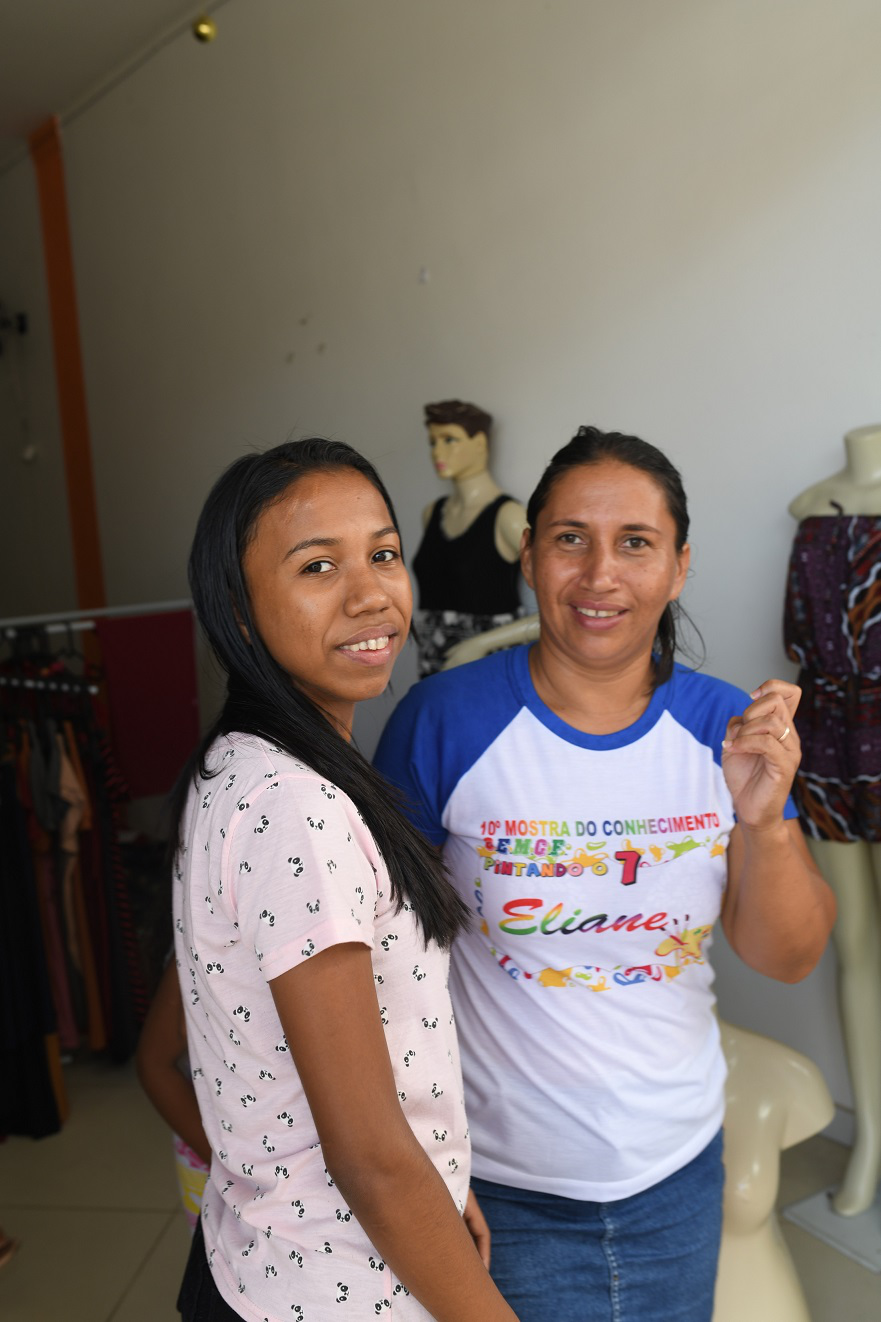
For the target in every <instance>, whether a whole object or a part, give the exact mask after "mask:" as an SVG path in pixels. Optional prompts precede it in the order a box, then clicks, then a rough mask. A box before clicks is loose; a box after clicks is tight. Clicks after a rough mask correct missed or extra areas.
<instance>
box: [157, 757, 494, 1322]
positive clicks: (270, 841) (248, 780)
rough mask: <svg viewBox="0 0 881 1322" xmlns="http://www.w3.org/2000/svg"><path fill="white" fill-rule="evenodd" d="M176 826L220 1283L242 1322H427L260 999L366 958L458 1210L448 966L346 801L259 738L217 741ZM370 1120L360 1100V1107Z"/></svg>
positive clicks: (209, 1221) (209, 1224)
mask: <svg viewBox="0 0 881 1322" xmlns="http://www.w3.org/2000/svg"><path fill="white" fill-rule="evenodd" d="M207 764H208V767H209V769H210V770H212V771H215V770H216V774H214V775H213V776H209V777H207V778H205V779H198V780H197V782H196V784H195V785H194V787H193V789H192V790H191V793H190V798H189V802H188V804H187V809H186V812H185V815H184V822H183V830H182V837H181V838H182V845H181V848H180V851H179V854H178V858H177V860H176V866H175V878H174V920H175V956H176V960H177V964H178V973H179V976H180V983H181V991H182V996H183V1001H184V1007H185V1012H186V1016H187V1036H188V1047H189V1054H190V1062H191V1067H192V1074H193V1081H194V1085H195V1088H196V1093H197V1096H198V1098H199V1107H200V1110H201V1112H202V1118H203V1122H204V1125H205V1131H206V1133H207V1135H208V1139H209V1142H210V1144H211V1147H212V1150H213V1158H212V1163H211V1174H210V1177H209V1179H208V1182H207V1184H206V1186H205V1194H204V1198H203V1205H202V1226H203V1230H204V1235H205V1245H206V1252H207V1254H208V1261H209V1263H210V1265H211V1270H212V1272H213V1275H214V1280H215V1281H216V1283H217V1286H218V1288H219V1290H220V1292H221V1294H222V1295H223V1297H224V1298H225V1299H226V1301H227V1302H228V1303H229V1304H230V1306H231V1307H232V1308H234V1309H235V1310H236V1311H237V1312H238V1313H240V1314H241V1316H242V1317H244V1318H253V1319H254V1322H264V1319H268V1320H269V1322H280V1320H281V1319H284V1320H285V1322H291V1319H294V1320H295V1322H310V1319H316V1318H328V1317H334V1316H336V1314H337V1312H339V1315H340V1317H341V1318H344V1317H346V1318H349V1319H362V1318H368V1317H378V1316H390V1317H393V1318H396V1319H399V1322H411V1319H413V1320H414V1322H415V1319H424V1318H428V1316H429V1314H428V1313H427V1312H426V1311H425V1309H424V1308H422V1306H421V1305H420V1304H419V1303H417V1301H416V1300H415V1299H414V1298H413V1297H412V1296H410V1295H409V1294H408V1293H407V1291H406V1289H405V1288H404V1286H403V1285H402V1284H401V1283H400V1282H399V1281H398V1280H397V1279H396V1278H395V1277H394V1275H393V1274H392V1272H391V1271H390V1269H389V1268H388V1266H387V1265H386V1264H385V1263H384V1262H383V1261H382V1260H381V1258H380V1256H379V1254H378V1253H377V1252H376V1250H375V1249H374V1248H373V1245H372V1244H371V1242H370V1240H369V1239H368V1238H367V1235H366V1234H365V1233H364V1231H363V1230H362V1229H361V1227H360V1225H359V1224H358V1222H357V1221H356V1220H355V1218H354V1216H353V1215H352V1213H351V1211H350V1210H349V1208H348V1207H347V1206H346V1204H345V1200H344V1199H343V1198H342V1196H341V1194H340V1192H339V1190H338V1189H337V1188H336V1186H335V1184H334V1182H333V1179H332V1177H331V1176H330V1174H329V1173H328V1171H327V1169H326V1167H325V1164H324V1158H323V1156H322V1152H321V1146H320V1144H319V1141H318V1135H317V1133H316V1130H315V1125H314V1122H313V1119H312V1114H311V1112H310V1110H309V1105H308V1103H307V1101H306V1097H305V1094H304V1092H303V1089H302V1087H301V1084H300V1080H299V1078H298V1076H297V1072H296V1069H295V1067H294V1064H293V1061H292V1059H291V1056H290V1053H289V1051H288V1047H287V1043H286V1041H285V1038H284V1034H283V1032H282V1028H281V1023H280V1021H279V1018H278V1013H277V1011H276V1008H275V1003H274V1001H273V999H272V994H271V991H270V989H269V987H268V985H267V984H268V982H269V981H270V980H271V979H273V978H276V977H278V976H279V975H280V974H281V973H284V972H286V971H287V970H288V969H291V968H294V967H296V966H297V965H298V964H300V963H302V962H303V961H304V960H307V959H311V958H313V957H314V956H315V955H316V954H318V953H319V952H320V951H322V950H326V949H327V948H328V947H330V946H333V945H336V944H339V943H341V942H349V941H359V942H363V943H364V944H365V945H367V946H369V947H370V949H371V951H372V960H373V969H374V979H375V983H376V992H377V1013H378V1014H379V1015H380V1017H381V1020H382V1023H383V1026H384V1029H385V1034H386V1041H387V1044H388V1049H389V1056H390V1058H391V1063H392V1068H393V1070H394V1075H395V1080H396V1084H397V1089H398V1096H399V1098H400V1101H401V1107H402V1109H403V1111H404V1114H405V1115H406V1117H407V1120H408V1122H409V1124H410V1126H411V1128H412V1130H413V1132H414V1134H415V1136H416V1138H417V1140H418V1141H419V1143H420V1144H421V1146H422V1147H423V1149H424V1150H425V1152H426V1153H427V1155H428V1156H429V1158H430V1160H431V1161H432V1162H433V1164H434V1166H435V1167H436V1168H437V1170H438V1171H439V1173H440V1175H441V1176H442V1178H443V1179H444V1181H445V1183H446V1185H447V1188H448V1189H449V1192H450V1196H451V1198H452V1199H453V1200H454V1202H455V1204H456V1206H457V1208H458V1209H459V1211H460V1212H461V1211H462V1210H463V1209H464V1205H465V1198H466V1196H467V1191H468V1180H469V1174H470V1148H469V1142H468V1130H467V1122H466V1119H465V1108H464V1101H463V1093H462V1078H461V1071H460V1066H459V1053H458V1048H457V1044H456V1031H455V1025H454V1022H453V1013H452V1009H451V1006H450V998H449V994H448V991H447V977H448V964H449V957H448V953H447V952H446V951H443V950H441V949H440V948H439V947H438V946H436V945H435V944H433V943H429V945H428V947H427V948H426V946H425V943H424V941H423V938H422V934H421V931H420V929H419V927H418V926H417V924H416V922H415V919H414V915H413V914H412V912H411V911H410V909H409V907H408V906H406V905H405V906H404V907H403V908H402V909H401V910H400V911H399V912H397V913H396V912H395V906H394V904H393V903H392V902H391V895H390V885H389V879H388V873H387V871H386V868H385V865H384V863H383V861H382V858H381V856H380V854H379V851H378V850H377V848H376V845H375V844H374V841H373V838H372V836H371V835H370V832H369V831H368V830H367V828H366V826H365V825H364V823H363V821H362V819H361V817H360V815H359V813H358V811H357V809H356V808H355V806H354V804H353V803H352V801H351V800H350V799H349V798H348V797H347V796H346V795H345V794H344V793H342V792H341V791H340V790H339V789H337V788H336V787H335V786H334V785H332V784H330V783H329V782H328V781H326V780H322V778H321V777H320V776H318V775H317V774H316V773H315V772H314V771H312V770H311V769H310V768H309V767H308V766H305V765H303V764H302V763H300V762H297V761H296V760H295V759H293V758H292V757H290V756H289V755H288V754H286V753H282V752H280V751H279V750H278V749H276V748H274V747H273V746H272V745H271V744H269V743H267V742H265V741H264V740H260V739H258V738H256V737H252V736H246V735H241V734H232V735H228V736H224V737H223V738H221V739H219V740H218V741H217V742H216V743H215V744H214V745H213V747H212V749H211V750H210V752H209V754H208V759H207ZM364 1105H365V1106H369V1105H370V1098H369V1097H365V1098H364Z"/></svg>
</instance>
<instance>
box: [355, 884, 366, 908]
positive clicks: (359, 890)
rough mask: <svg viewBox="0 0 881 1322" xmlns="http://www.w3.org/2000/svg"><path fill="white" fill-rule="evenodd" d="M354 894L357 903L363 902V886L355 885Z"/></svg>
mask: <svg viewBox="0 0 881 1322" xmlns="http://www.w3.org/2000/svg"><path fill="white" fill-rule="evenodd" d="M355 894H356V895H357V896H358V903H359V904H363V903H364V890H363V888H362V887H361V886H356V887H355Z"/></svg>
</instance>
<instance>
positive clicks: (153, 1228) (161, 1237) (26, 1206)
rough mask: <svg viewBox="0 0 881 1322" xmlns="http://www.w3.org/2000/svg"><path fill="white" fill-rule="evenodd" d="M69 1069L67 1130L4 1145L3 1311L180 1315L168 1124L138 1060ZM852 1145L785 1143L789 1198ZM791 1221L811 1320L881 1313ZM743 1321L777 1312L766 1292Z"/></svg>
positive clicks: (864, 1289) (0, 1219)
mask: <svg viewBox="0 0 881 1322" xmlns="http://www.w3.org/2000/svg"><path fill="white" fill-rule="evenodd" d="M66 1077H67V1081H68V1087H69V1091H70V1099H71V1118H70V1120H69V1121H68V1123H67V1125H66V1126H65V1128H64V1130H63V1131H62V1133H61V1134H58V1135H56V1136H54V1137H53V1138H49V1139H43V1140H42V1141H41V1142H37V1143H35V1142H32V1141H30V1140H27V1139H21V1138H11V1139H9V1140H7V1142H6V1143H4V1144H2V1145H0V1226H3V1228H4V1229H5V1230H6V1232H7V1233H8V1234H14V1235H15V1236H17V1237H18V1238H20V1239H21V1241H22V1249H21V1252H20V1253H19V1254H18V1256H17V1257H16V1258H15V1259H14V1260H13V1261H12V1263H10V1265H9V1266H8V1267H6V1268H4V1269H3V1270H2V1272H0V1318H2V1319H3V1322H175V1320H177V1322H179V1315H178V1313H177V1312H176V1310H175V1307H174V1302H175V1298H176V1295H177V1287H178V1283H179V1281H180V1278H181V1274H182V1272H183V1265H184V1262H185V1260H186V1255H187V1251H188V1246H189V1234H188V1230H187V1226H186V1222H185V1221H184V1218H183V1214H182V1213H181V1212H180V1210H179V1203H178V1194H177V1186H176V1183H175V1178H174V1167H173V1160H172V1153H171V1143H170V1138H169V1134H168V1131H167V1130H166V1129H165V1127H164V1125H163V1124H162V1122H161V1120H159V1118H158V1117H157V1116H156V1115H155V1113H154V1112H153V1110H152V1109H151V1107H150V1105H149V1103H148V1102H147V1101H146V1099H145V1098H144V1097H143V1095H142V1093H141V1091H140V1089H139V1087H138V1084H137V1081H136V1079H135V1076H134V1071H133V1070H132V1069H131V1068H126V1069H116V1068H114V1067H112V1066H109V1065H106V1064H103V1063H101V1062H95V1061H91V1062H89V1061H85V1062H81V1063H79V1064H77V1065H75V1066H73V1067H71V1068H69V1069H68V1070H67V1076H66ZM844 1157H845V1149H844V1148H842V1147H840V1146H839V1145H838V1144H837V1143H833V1142H831V1141H830V1140H828V1139H824V1138H814V1139H809V1140H808V1142H806V1143H803V1144H801V1145H800V1146H799V1147H797V1148H793V1149H791V1150H790V1151H789V1152H786V1153H784V1154H783V1164H782V1178H781V1188H780V1200H779V1202H780V1205H781V1206H784V1205H786V1204H787V1203H791V1202H795V1201H797V1200H798V1199H800V1198H803V1197H806V1196H807V1195H808V1194H810V1193H813V1192H814V1191H816V1190H817V1189H821V1188H825V1187H826V1186H827V1185H831V1184H834V1183H835V1181H836V1179H837V1178H838V1177H839V1176H840V1173H841V1171H842V1169H843V1166H844ZM782 1224H783V1233H784V1236H785V1238H786V1241H787V1243H788V1244H789V1247H790V1250H791V1252H792V1254H793V1257H794V1259H795V1263H796V1267H797V1269H798V1272H799V1275H800V1276H801V1279H802V1281H803V1283H804V1285H805V1289H806V1293H807V1296H808V1301H809V1304H810V1308H811V1316H812V1318H813V1322H879V1319H881V1276H879V1275H876V1274H875V1273H873V1272H869V1271H867V1270H866V1269H865V1268H863V1267H860V1266H858V1265H857V1264H856V1263H854V1262H851V1261H850V1260H849V1259H847V1258H845V1257H843V1256H842V1255H841V1254H839V1253H837V1252H835V1250H834V1249H830V1248H828V1247H827V1246H826V1245H825V1244H822V1243H820V1241H819V1240H817V1239H815V1238H814V1237H813V1236H811V1235H809V1234H807V1232H805V1231H803V1230H800V1229H799V1228H798V1227H797V1226H793V1225H790V1224H789V1223H788V1222H783V1223H782ZM647 1322H649V1320H647ZM650 1322H666V1319H652V1320H650ZM745 1322H779V1319H776V1318H771V1317H767V1316H766V1315H765V1314H764V1313H763V1312H762V1307H761V1300H760V1299H756V1300H755V1301H753V1305H752V1307H751V1310H750V1315H749V1318H748V1319H745Z"/></svg>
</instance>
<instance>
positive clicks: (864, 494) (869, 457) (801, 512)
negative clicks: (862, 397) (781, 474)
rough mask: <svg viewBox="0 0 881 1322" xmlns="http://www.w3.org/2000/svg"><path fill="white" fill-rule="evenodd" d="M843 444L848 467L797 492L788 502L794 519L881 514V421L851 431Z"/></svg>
mask: <svg viewBox="0 0 881 1322" xmlns="http://www.w3.org/2000/svg"><path fill="white" fill-rule="evenodd" d="M844 448H845V453H846V455H847V463H846V465H845V467H844V468H842V469H841V471H840V472H838V473H833V474H832V476H831V477H827V478H824V479H823V481H822V482H817V483H816V484H815V485H814V486H812V487H808V489H807V490H806V491H803V492H802V493H801V495H799V496H796V498H795V500H794V501H793V502H792V504H791V505H790V506H789V513H790V514H791V515H792V517H793V518H794V519H809V518H816V517H820V518H824V517H825V518H829V517H834V516H835V515H837V514H870V515H871V514H878V515H881V423H873V424H872V425H871V426H868V427H857V428H855V429H854V430H853V431H849V432H848V433H847V434H846V436H845V438H844Z"/></svg>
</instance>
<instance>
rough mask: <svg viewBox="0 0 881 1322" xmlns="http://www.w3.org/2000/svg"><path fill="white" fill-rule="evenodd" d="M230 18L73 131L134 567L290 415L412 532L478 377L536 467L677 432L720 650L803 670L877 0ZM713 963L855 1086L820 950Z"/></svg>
mask: <svg viewBox="0 0 881 1322" xmlns="http://www.w3.org/2000/svg"><path fill="white" fill-rule="evenodd" d="M218 26H219V35H218V38H217V40H216V41H215V42H214V43H213V45H211V46H207V47H201V46H198V45H196V44H195V43H194V42H193V41H192V40H190V39H189V38H188V37H182V38H181V39H180V40H179V41H178V42H175V43H173V44H172V45H170V46H168V47H167V48H166V49H164V50H163V51H162V52H161V53H160V54H158V55H157V56H156V58H155V59H153V60H152V61H151V62H150V63H148V64H147V65H145V66H144V67H143V68H141V69H140V70H139V71H138V72H137V73H136V74H135V75H133V76H132V77H131V78H130V79H129V80H128V81H126V82H125V83H124V84H122V85H121V86H120V87H118V88H116V89H115V90H114V91H113V92H112V94H110V95H108V96H107V97H106V98H105V99H104V100H103V101H100V102H99V103H97V104H96V105H94V106H93V107H92V108H91V109H90V110H89V111H88V112H87V113H85V114H83V115H81V116H80V117H79V118H78V119H76V120H75V121H74V122H72V123H70V124H68V125H67V127H66V129H65V134H64V140H65V154H66V163H67V173H68V187H69V196H70V207H71V216H72V226H73V236H74V247H75V255H76V264H77V277H78V285H79V296H80V308H81V317H82V331H83V344H84V353H85V363H86V372H87V381H88V395H89V406H90V413H91V420H92V428H93V437H94V456H95V465H96V472H97V484H98V500H99V507H100V519H101V532H102V540H103V545H104V551H105V559H106V574H107V582H108V593H109V597H110V600H111V601H112V602H117V603H119V602H123V601H128V600H157V599H161V598H163V597H171V598H174V597H179V596H181V595H182V594H183V593H184V591H185V579H184V559H185V554H186V548H187V545H188V540H189V537H190V534H191V531H192V527H193V523H194V520H195V516H196V513H197V510H198V507H199V505H200V502H201V500H202V498H203V496H204V493H205V491H206V490H207V487H208V485H209V483H210V482H211V481H212V479H213V478H214V477H215V475H216V474H217V473H218V471H219V470H220V469H221V467H222V466H223V465H225V464H226V463H227V462H228V461H229V460H230V459H231V458H233V457H234V456H235V455H237V454H239V453H240V452H241V451H242V449H243V448H244V447H245V446H248V445H257V446H265V445H268V444H272V443H275V442H277V441H279V440H281V439H283V438H284V437H286V436H287V435H289V434H304V433H308V432H311V431H317V432H320V433H325V434H332V435H335V436H340V437H343V438H345V439H347V440H349V441H351V442H353V443H354V444H356V445H358V446H360V447H361V448H363V449H364V450H365V452H367V453H368V454H369V455H370V456H371V458H373V459H374V460H375V461H376V462H377V463H378V464H379V466H380V468H381V470H382V471H383V472H384V473H385V475H386V477H387V479H388V481H389V485H390V487H391V490H392V494H393V496H394V498H395V500H396V502H397V504H398V506H399V511H400V513H401V515H402V521H403V527H404V532H405V538H406V541H407V544H408V545H409V547H410V549H411V550H412V549H413V548H414V547H415V544H416V541H417V540H418V518H419V511H420V509H421V508H422V506H423V505H424V504H425V503H426V501H427V500H429V499H430V498H431V497H432V496H433V495H434V494H435V493H436V492H438V491H439V490H440V489H441V487H440V484H439V483H438V482H437V480H436V479H435V478H434V477H433V476H432V473H431V470H430V468H429V465H428V461H427V457H426V452H425V451H426V447H425V440H424V434H423V431H422V427H421V406H422V404H423V403H424V402H425V401H426V400H429V399H436V398H442V397H444V396H447V395H451V394H457V395H461V396H463V397H465V398H474V399H476V400H478V401H479V402H480V403H482V404H483V405H485V406H486V407H488V408H489V409H490V410H492V411H493V412H494V413H496V414H497V416H498V419H499V426H498V432H497V446H496V459H495V469H496V473H497V476H498V478H499V480H500V481H501V482H502V483H503V484H504V485H505V487H506V488H507V489H509V490H511V491H512V492H514V493H515V494H517V495H519V496H521V497H524V496H526V495H527V494H528V492H529V490H530V489H531V487H532V486H533V485H534V483H535V481H536V479H537V477H538V474H539V472H540V469H541V467H542V466H543V464H544V462H545V461H546V460H547V458H548V457H549V455H550V454H551V452H552V451H553V450H554V449H555V448H557V447H558V446H559V445H561V444H562V443H564V442H565V441H566V440H567V439H568V438H569V436H570V435H571V434H572V432H573V430H574V428H575V427H576V425H577V424H578V423H580V422H596V423H597V424H599V425H601V426H606V427H611V428H621V429H625V430H634V431H636V432H638V433H640V434H642V435H644V436H646V437H647V438H648V439H650V440H652V441H654V442H656V443H658V444H660V445H661V446H662V447H663V448H664V449H666V450H667V451H668V453H669V454H670V455H671V457H672V458H673V459H674V460H675V461H676V462H677V463H678V464H679V465H680V466H681V468H682V469H683V472H684V475H685V479H686V485H687V488H688V490H689V492H690V497H691V503H692V508H693V516H694V523H693V533H694V535H693V566H694V574H693V580H692V582H691V584H690V586H689V588H688V591H687V596H686V604H687V605H688V607H689V609H690V610H691V613H692V614H693V615H694V617H695V619H696V620H697V622H698V624H699V625H700V628H701V630H702V632H703V634H704V637H705V639H706V644H707V653H708V656H707V668H708V669H709V670H711V671H713V672H715V673H718V674H720V675H723V676H725V677H726V678H729V679H731V680H734V681H735V682H738V683H741V684H743V685H745V686H747V687H752V686H754V685H755V684H756V683H758V682H759V681H760V680H761V679H762V678H765V677H766V676H768V675H770V674H772V673H777V674H781V673H782V674H785V675H789V674H791V668H790V667H789V666H788V663H787V662H786V660H785V657H784V656H783V653H782V647H781V642H780V616H781V608H782V601H783V590H784V578H785V570H786V559H787V554H788V547H789V542H790V538H791V535H792V525H791V521H790V520H789V518H788V516H787V514H786V506H787V503H788V501H789V500H790V499H791V498H792V497H793V496H794V495H795V494H796V493H797V492H798V491H800V490H801V489H802V488H804V487H806V486H807V485H808V484H809V483H811V482H813V481H816V480H817V479H818V478H820V477H822V476H824V475H825V474H827V473H828V472H830V471H831V470H833V469H834V468H836V467H838V466H839V464H840V462H841V434H842V432H843V431H845V430H846V429H848V428H849V427H852V426H855V425H858V424H861V423H866V422H870V421H875V420H877V419H878V418H881V374H879V334H878V326H879V319H878V308H879V307H881V261H879V245H878V235H879V233H881V172H879V170H878V154H877V145H878V141H879V135H881V80H879V79H878V77H877V67H876V64H877V60H876V52H877V49H878V41H879V38H881V7H879V6H878V4H877V0H836V3H835V4H834V5H833V4H830V3H829V0H666V3H664V4H663V5H661V4H658V3H657V0H624V2H623V3H622V2H621V0H618V2H615V0H545V2H544V3H541V4H539V3H537V2H536V0H481V3H479V4H474V3H471V2H470V0H448V3H446V4H445V5H437V4H434V3H428V0H372V2H371V3H370V4H369V5H364V4H355V3H352V2H351V0H299V2H298V3H297V4H292V3H290V0H248V2H247V3H245V2H244V0H230V3H228V4H227V5H225V6H224V7H223V9H222V10H221V11H220V12H219V14H218ZM19 168H20V169H22V170H25V169H29V167H27V166H22V167H19ZM26 210H27V208H26V206H24V204H23V206H22V214H24V212H25V211H26ZM5 223H6V222H5V220H4V219H2V218H0V226H4V225H5ZM422 268H425V269H426V270H427V272H428V273H429V279H428V280H427V281H426V282H423V281H420V271H421V270H422ZM0 269H2V268H0ZM24 292H26V291H23V296H24ZM47 388H48V387H47ZM408 664H409V663H408ZM410 673H412V668H411V669H410ZM406 675H407V669H406V666H405V669H404V675H403V677H401V676H399V679H398V682H397V686H396V687H397V689H398V691H399V692H400V691H402V690H403V688H405V687H406ZM376 723H377V722H376V720H374V721H371V720H370V719H369V718H368V720H367V722H366V723H365V725H364V726H363V727H362V730H363V732H364V738H365V741H366V742H367V743H368V744H369V743H370V742H371V740H372V737H373V733H374V729H375V726H376ZM719 966H720V976H719V983H720V992H721V1001H722V1008H723V1011H724V1013H725V1014H727V1015H728V1016H729V1017H730V1018H732V1019H734V1020H736V1021H740V1022H743V1023H746V1024H748V1025H751V1026H754V1027H758V1028H761V1029H762V1030H764V1031H767V1032H770V1033H772V1034H775V1035H777V1036H779V1037H781V1038H784V1039H786V1040H788V1041H790V1042H791V1043H793V1044H794V1045H796V1046H799V1047H801V1048H802V1049H805V1050H808V1051H809V1052H810V1053H811V1054H812V1055H813V1056H814V1057H815V1058H816V1059H817V1060H818V1061H819V1062H820V1064H821V1065H822V1067H823V1068H824V1070H825V1071H826V1073H827V1076H828V1077H829V1079H830V1081H831V1084H832V1087H833V1091H834V1093H835V1096H836V1098H837V1099H838V1100H839V1101H840V1102H843V1103H846V1102H848V1100H849V1096H850V1094H849V1088H848V1084H847V1080H846V1072H845V1069H844V1065H843V1059H842V1055H841V1049H840V1045H839V1040H838V1038H839V1035H838V1029H837V1022H836V1018H835V1010H834V988H833V976H834V958H833V957H832V956H831V955H829V956H827V957H826V959H825V960H824V962H823V964H822V965H821V966H820V968H819V969H818V970H817V972H815V974H814V975H813V976H812V978H811V979H809V980H808V981H807V982H806V983H805V984H803V985H802V986H800V987H798V988H794V989H793V988H784V987H778V986H776V985H773V984H770V983H768V982H767V981H764V980H760V979H757V978H755V977H754V976H753V975H751V974H749V973H748V972H747V971H746V970H744V969H742V968H741V967H740V966H735V964H734V962H733V959H731V958H730V957H726V955H725V954H724V953H723V954H722V955H721V956H720V960H719Z"/></svg>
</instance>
